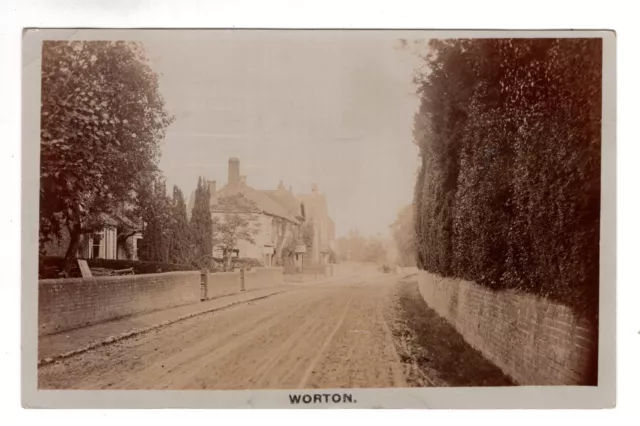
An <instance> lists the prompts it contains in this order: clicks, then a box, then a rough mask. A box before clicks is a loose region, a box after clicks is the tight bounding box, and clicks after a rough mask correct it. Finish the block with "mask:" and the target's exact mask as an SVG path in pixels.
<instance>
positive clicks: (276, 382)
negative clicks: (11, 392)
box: [38, 274, 406, 390]
mask: <svg viewBox="0 0 640 426" xmlns="http://www.w3.org/2000/svg"><path fill="white" fill-rule="evenodd" d="M396 280H397V277H394V276H393V275H382V274H370V275H361V276H353V277H349V278H342V279H337V280H335V281H334V282H331V283H326V284H316V285H314V284H308V285H304V286H300V288H299V289H297V290H294V291H291V292H286V293H282V294H278V295H275V296H271V297H268V298H265V299H262V300H257V301H253V302H249V303H245V304H241V305H237V306H234V307H232V308H229V309H226V310H222V311H219V312H214V313H210V314H204V315H201V316H198V317H194V318H192V319H189V320H185V321H182V322H179V323H176V324H173V325H170V326H167V327H165V328H161V329H158V330H156V331H153V332H151V333H148V334H144V335H140V336H138V337H136V338H134V339H130V340H124V341H121V342H118V343H115V344H112V345H108V346H104V347H101V348H99V349H97V350H93V351H90V352H87V353H84V354H82V355H80V356H77V357H74V358H70V359H68V360H65V361H64V362H63V363H58V364H53V365H49V366H44V367H41V368H40V369H39V371H38V378H39V387H40V388H41V389H226V390H230V389H313V388H359V387H360V388H361V387H373V388H381V387H403V386H406V383H405V380H404V376H403V374H402V367H401V364H400V362H399V360H398V358H397V354H396V352H395V349H394V346H393V343H392V340H391V337H390V335H389V332H388V329H387V327H386V324H385V322H384V318H383V315H382V310H383V307H384V305H385V303H387V300H388V296H389V294H390V291H391V289H392V288H393V284H394V283H395V281H396Z"/></svg>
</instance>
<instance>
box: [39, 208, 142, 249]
mask: <svg viewBox="0 0 640 426" xmlns="http://www.w3.org/2000/svg"><path fill="white" fill-rule="evenodd" d="M100 223H101V224H102V227H101V228H99V229H98V230H96V231H94V232H93V233H87V234H83V235H82V236H81V237H80V243H79V245H78V250H77V252H76V253H75V255H76V257H78V258H84V259H98V258H99V259H127V260H137V259H138V247H139V243H140V240H141V239H142V232H141V230H142V225H141V224H139V223H137V222H136V221H134V220H132V219H130V218H129V217H127V216H126V215H125V214H123V213H114V214H112V215H107V214H103V215H101V217H100ZM69 242H70V236H69V231H68V230H67V228H66V227H64V228H63V229H62V232H61V238H59V239H57V238H54V239H53V240H52V241H49V242H47V243H45V244H44V246H43V251H44V254H45V255H46V256H58V257H64V256H65V255H66V252H67V249H68V247H69Z"/></svg>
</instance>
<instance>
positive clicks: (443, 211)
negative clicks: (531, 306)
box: [414, 38, 602, 311]
mask: <svg viewBox="0 0 640 426" xmlns="http://www.w3.org/2000/svg"><path fill="white" fill-rule="evenodd" d="M425 60H426V62H427V65H428V67H427V68H428V71H427V72H425V73H424V74H421V75H418V76H417V78H416V82H417V83H418V94H419V96H420V100H421V104H420V108H419V111H418V113H417V114H416V117H415V124H414V138H415V142H416V143H417V145H418V146H419V148H420V155H421V158H422V166H421V169H420V171H419V173H418V177H417V181H416V188H415V194H414V204H415V206H416V212H417V214H416V216H415V221H414V226H415V231H416V242H417V251H418V265H419V266H420V267H421V268H423V269H426V270H429V271H431V272H435V273H438V274H441V275H454V276H458V277H461V278H466V279H469V280H474V281H476V282H478V283H479V284H482V285H485V286H490V287H492V288H500V289H502V288H515V289H519V290H524V291H529V292H533V293H536V294H540V295H542V296H545V297H549V298H552V299H555V300H558V301H560V302H562V303H565V304H568V305H571V306H573V307H574V308H578V309H581V310H582V309H586V310H591V311H594V310H595V309H597V303H598V294H597V293H598V265H599V212H600V141H601V139H600V128H601V106H602V104H601V97H602V93H601V87H602V86H601V80H602V75H601V73H602V46H601V40H599V39H551V38H549V39H475V40H468V39H464V40H433V41H431V42H430V43H429V52H428V53H427V55H426V56H425Z"/></svg>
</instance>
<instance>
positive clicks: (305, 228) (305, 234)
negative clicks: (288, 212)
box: [301, 222, 316, 253]
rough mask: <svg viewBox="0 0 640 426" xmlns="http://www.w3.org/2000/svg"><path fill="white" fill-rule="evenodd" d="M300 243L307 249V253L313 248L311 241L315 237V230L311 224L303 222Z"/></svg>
mask: <svg viewBox="0 0 640 426" xmlns="http://www.w3.org/2000/svg"><path fill="white" fill-rule="evenodd" d="M301 235H302V243H303V244H304V245H305V247H306V248H307V253H308V252H310V251H311V249H312V248H313V241H314V239H315V236H316V229H315V225H314V223H313V222H304V223H303V224H302V232H301Z"/></svg>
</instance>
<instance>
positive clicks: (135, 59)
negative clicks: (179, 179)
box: [40, 41, 173, 269]
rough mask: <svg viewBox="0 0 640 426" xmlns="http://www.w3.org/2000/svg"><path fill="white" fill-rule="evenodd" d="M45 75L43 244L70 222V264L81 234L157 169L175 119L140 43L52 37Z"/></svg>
mask: <svg viewBox="0 0 640 426" xmlns="http://www.w3.org/2000/svg"><path fill="white" fill-rule="evenodd" d="M41 75H42V77H41V78H42V86H41V87H42V97H41V100H42V101H41V102H42V105H41V133H40V136H41V146H40V148H41V150H40V155H41V171H40V172H41V174H40V243H41V245H42V244H44V243H46V242H47V241H50V240H51V239H52V238H54V237H56V238H60V236H61V230H62V229H63V228H65V227H66V228H67V229H68V231H69V235H70V242H69V246H68V249H67V252H66V256H65V257H66V262H65V264H66V265H65V266H66V269H69V268H70V267H71V259H72V258H73V257H74V256H75V254H76V252H77V248H78V245H79V242H80V237H81V235H82V234H85V233H92V232H94V231H95V230H97V229H99V228H101V227H102V226H103V217H104V215H105V214H110V213H112V212H113V210H114V209H116V208H117V207H118V206H119V205H121V204H123V203H128V202H133V201H134V200H135V191H136V190H137V189H138V187H139V184H140V177H141V176H143V175H145V174H146V173H151V172H153V171H154V170H156V165H157V161H158V142H159V140H161V139H162V138H163V137H164V134H165V129H166V128H167V126H169V125H170V124H171V122H172V120H173V118H172V117H170V116H169V114H168V113H167V111H166V110H165V103H164V100H163V98H162V96H161V95H160V92H159V90H158V76H157V74H156V73H155V72H154V71H153V70H152V69H151V67H150V66H149V64H148V63H147V59H146V56H145V52H144V49H143V47H142V45H141V44H139V43H132V42H124V41H116V42H112V41H46V42H44V43H43V49H42V74H41Z"/></svg>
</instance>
